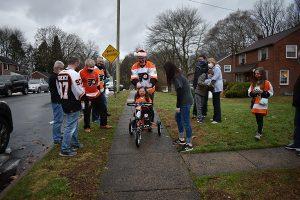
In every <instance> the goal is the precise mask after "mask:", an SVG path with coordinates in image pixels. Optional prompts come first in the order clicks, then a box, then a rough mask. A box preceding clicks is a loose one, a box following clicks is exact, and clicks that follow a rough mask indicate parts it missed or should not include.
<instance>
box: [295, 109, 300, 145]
mask: <svg viewBox="0 0 300 200" xmlns="http://www.w3.org/2000/svg"><path fill="white" fill-rule="evenodd" d="M294 125H295V130H294V144H295V145H296V147H298V148H300V107H296V111H295V118H294Z"/></svg>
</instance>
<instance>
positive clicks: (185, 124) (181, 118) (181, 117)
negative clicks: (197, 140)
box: [175, 105, 192, 143]
mask: <svg viewBox="0 0 300 200" xmlns="http://www.w3.org/2000/svg"><path fill="white" fill-rule="evenodd" d="M191 106H192V105H184V106H181V107H180V112H179V113H176V114H175V119H176V122H177V126H178V131H179V137H180V138H184V129H185V132H186V142H187V143H191V141H192V127H191V122H190V109H191Z"/></svg>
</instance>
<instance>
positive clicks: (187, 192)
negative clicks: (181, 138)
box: [100, 106, 200, 200]
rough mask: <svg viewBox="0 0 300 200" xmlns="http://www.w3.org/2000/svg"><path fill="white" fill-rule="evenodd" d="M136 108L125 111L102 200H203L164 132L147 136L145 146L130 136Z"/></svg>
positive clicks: (144, 140)
mask: <svg viewBox="0 0 300 200" xmlns="http://www.w3.org/2000/svg"><path fill="white" fill-rule="evenodd" d="M131 109H132V108H130V107H127V106H126V108H125V110H124V112H123V114H122V117H121V119H120V121H119V124H118V129H117V131H116V133H115V137H114V139H113V143H112V147H111V150H110V153H109V161H108V164H107V168H108V169H107V171H106V172H104V174H103V176H102V180H101V188H100V191H101V198H100V199H110V200H111V199H126V200H127V199H162V200H167V199H170V200H171V199H172V200H174V199H176V200H181V199H187V200H192V199H200V197H199V194H198V192H197V190H196V189H195V188H194V185H193V182H192V180H191V178H190V175H189V171H188V168H187V166H186V165H185V163H184V161H183V159H182V158H181V156H180V155H179V154H178V153H177V151H176V149H175V147H173V146H172V144H171V142H172V141H171V139H170V138H169V136H168V135H167V133H166V131H165V130H164V129H163V131H162V135H161V136H158V134H157V129H153V131H152V133H149V132H143V135H142V142H141V146H140V147H139V148H137V147H136V146H135V142H134V137H133V136H130V135H129V133H128V123H129V118H130V117H131V116H132V111H131Z"/></svg>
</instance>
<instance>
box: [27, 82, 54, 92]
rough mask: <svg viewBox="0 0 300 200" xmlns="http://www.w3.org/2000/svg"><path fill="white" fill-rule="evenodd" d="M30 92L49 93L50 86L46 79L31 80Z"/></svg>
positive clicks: (29, 83) (29, 84)
mask: <svg viewBox="0 0 300 200" xmlns="http://www.w3.org/2000/svg"><path fill="white" fill-rule="evenodd" d="M28 86H29V90H28V91H29V92H33V93H36V92H37V93H41V92H42V91H43V92H49V84H48V83H47V82H46V81H45V80H44V79H31V80H29V82H28Z"/></svg>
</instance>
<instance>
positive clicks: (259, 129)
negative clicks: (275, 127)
mask: <svg viewBox="0 0 300 200" xmlns="http://www.w3.org/2000/svg"><path fill="white" fill-rule="evenodd" d="M255 118H256V123H257V132H258V133H259V134H262V130H263V127H264V116H263V115H262V114H255Z"/></svg>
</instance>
